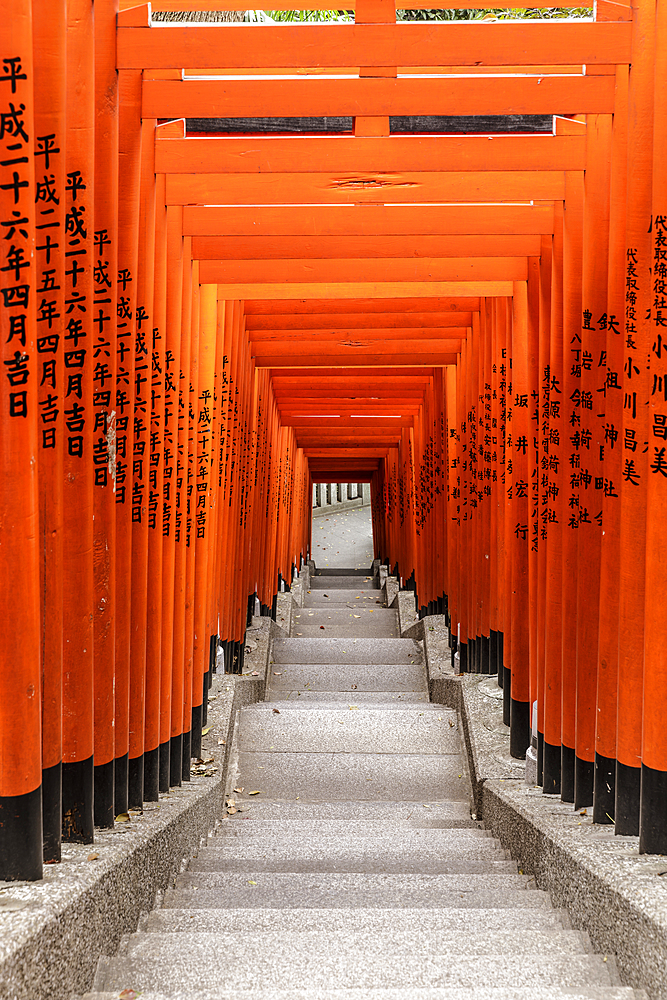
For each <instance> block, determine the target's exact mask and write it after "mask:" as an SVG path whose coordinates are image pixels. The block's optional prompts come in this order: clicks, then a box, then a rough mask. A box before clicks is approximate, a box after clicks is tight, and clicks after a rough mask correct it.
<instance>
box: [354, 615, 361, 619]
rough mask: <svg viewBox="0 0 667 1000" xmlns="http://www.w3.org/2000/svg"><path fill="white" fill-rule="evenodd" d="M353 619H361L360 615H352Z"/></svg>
mask: <svg viewBox="0 0 667 1000" xmlns="http://www.w3.org/2000/svg"><path fill="white" fill-rule="evenodd" d="M352 617H353V618H361V615H352Z"/></svg>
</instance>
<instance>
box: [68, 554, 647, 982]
mask: <svg viewBox="0 0 667 1000" xmlns="http://www.w3.org/2000/svg"><path fill="white" fill-rule="evenodd" d="M378 582H379V580H378V577H373V576H372V575H371V574H368V573H367V571H364V570H361V571H355V570H333V571H324V572H318V573H316V574H315V575H313V576H312V577H311V580H310V584H311V590H310V593H308V594H307V595H306V604H305V606H304V607H303V608H300V609H298V610H296V611H295V613H294V615H293V616H292V634H291V635H290V637H289V638H276V639H274V640H273V644H272V655H271V665H270V670H269V678H268V685H267V692H266V701H265V702H264V703H261V704H257V705H249V706H246V707H245V708H243V709H241V710H240V712H239V714H238V718H237V725H236V727H235V731H234V744H233V747H232V750H231V761H230V768H229V778H228V786H227V794H226V796H225V800H224V810H223V811H224V813H225V815H224V816H223V817H222V819H221V822H220V824H219V825H218V827H217V829H216V831H215V833H214V834H211V835H209V837H208V840H207V841H206V843H205V844H204V846H203V847H202V848H201V850H200V851H199V852H198V854H197V856H196V857H195V858H193V859H192V860H191V861H190V863H189V866H188V867H187V869H186V870H183V871H181V873H180V874H177V875H175V876H174V877H173V878H172V879H171V881H170V885H169V887H168V888H167V890H166V891H165V893H164V895H163V897H162V899H161V905H160V907H159V908H157V909H156V910H154V911H153V912H152V913H151V914H149V915H147V916H146V917H145V918H143V919H142V922H141V929H140V930H139V932H137V933H136V934H133V935H130V936H129V937H127V938H125V939H124V941H123V942H122V944H121V949H120V952H119V954H118V955H117V956H116V957H114V958H106V959H103V960H101V961H100V965H99V968H98V974H97V977H96V980H95V989H96V990H97V992H95V993H91V994H88V995H87V997H86V1000H111V998H113V1000H117V998H118V997H119V996H127V997H135V996H139V995H140V996H141V1000H232V998H234V1000H250V998H252V1000H640V998H642V995H641V994H640V993H637V992H636V991H633V990H632V989H629V988H625V987H620V986H619V985H618V975H617V972H616V966H615V962H614V960H613V956H605V955H598V954H594V953H593V952H592V949H591V946H590V942H589V940H588V938H587V936H586V935H585V934H581V933H580V932H578V931H576V930H572V929H571V928H570V925H569V922H568V920H567V918H563V915H562V914H561V913H560V912H558V911H557V910H555V909H554V908H553V906H552V903H551V900H550V898H549V896H548V894H547V893H545V892H543V891H541V890H539V889H538V888H536V885H535V880H534V879H533V877H532V876H531V875H530V874H524V873H523V872H521V871H520V870H518V868H517V864H516V862H514V861H512V860H511V858H509V857H508V856H507V854H506V853H505V852H504V851H503V850H502V848H501V846H500V844H499V842H498V841H497V840H495V839H494V838H492V837H491V836H489V835H488V833H487V831H485V830H484V829H483V828H482V826H481V824H480V823H478V822H476V821H475V820H473V818H472V817H471V814H470V784H469V779H468V775H467V771H466V767H465V763H464V759H463V757H462V752H461V751H462V745H461V735H460V732H459V724H458V721H457V716H456V713H455V712H453V711H452V710H451V709H447V708H444V707H443V706H441V705H432V704H429V703H428V687H427V678H426V669H425V665H424V653H423V648H422V644H421V643H419V642H416V641H414V640H411V639H401V638H400V637H398V620H397V614H396V613H395V612H394V611H393V610H389V609H386V608H383V607H382V606H381V604H380V601H381V597H380V595H379V592H378V589H377V587H378ZM322 625H323V626H324V628H321V626H322ZM299 633H301V634H299ZM420 699H423V700H420Z"/></svg>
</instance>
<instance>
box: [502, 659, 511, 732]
mask: <svg viewBox="0 0 667 1000" xmlns="http://www.w3.org/2000/svg"><path fill="white" fill-rule="evenodd" d="M511 705H512V671H511V670H510V668H509V667H503V722H504V723H505V725H506V726H509V724H510V716H511Z"/></svg>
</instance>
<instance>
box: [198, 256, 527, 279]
mask: <svg viewBox="0 0 667 1000" xmlns="http://www.w3.org/2000/svg"><path fill="white" fill-rule="evenodd" d="M527 274H528V271H527V264H526V258H525V257H460V258H456V257H452V258H447V257H443V258H430V257H422V258H410V257H405V258H403V257H399V258H388V259H385V260H377V259H374V258H350V259H348V260H324V261H322V260H308V259H306V260H298V259H296V260H253V261H246V260H240V261H239V260H236V261H235V260H230V261H216V260H202V261H201V263H200V267H199V275H200V281H201V282H202V284H209V283H210V284H215V283H220V284H223V283H224V284H229V283H239V284H241V283H246V284H252V283H253V282H257V283H258V284H261V283H264V282H276V283H277V282H286V283H291V282H341V281H345V282H353V281H436V282H437V281H474V280H480V279H481V280H485V281H524V280H526V278H527Z"/></svg>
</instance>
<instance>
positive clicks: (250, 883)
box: [248, 879, 257, 885]
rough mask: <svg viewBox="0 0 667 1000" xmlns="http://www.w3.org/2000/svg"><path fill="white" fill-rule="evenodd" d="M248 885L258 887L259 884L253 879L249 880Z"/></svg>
mask: <svg viewBox="0 0 667 1000" xmlns="http://www.w3.org/2000/svg"><path fill="white" fill-rule="evenodd" d="M248 885H257V883H256V882H253V881H252V879H248Z"/></svg>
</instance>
